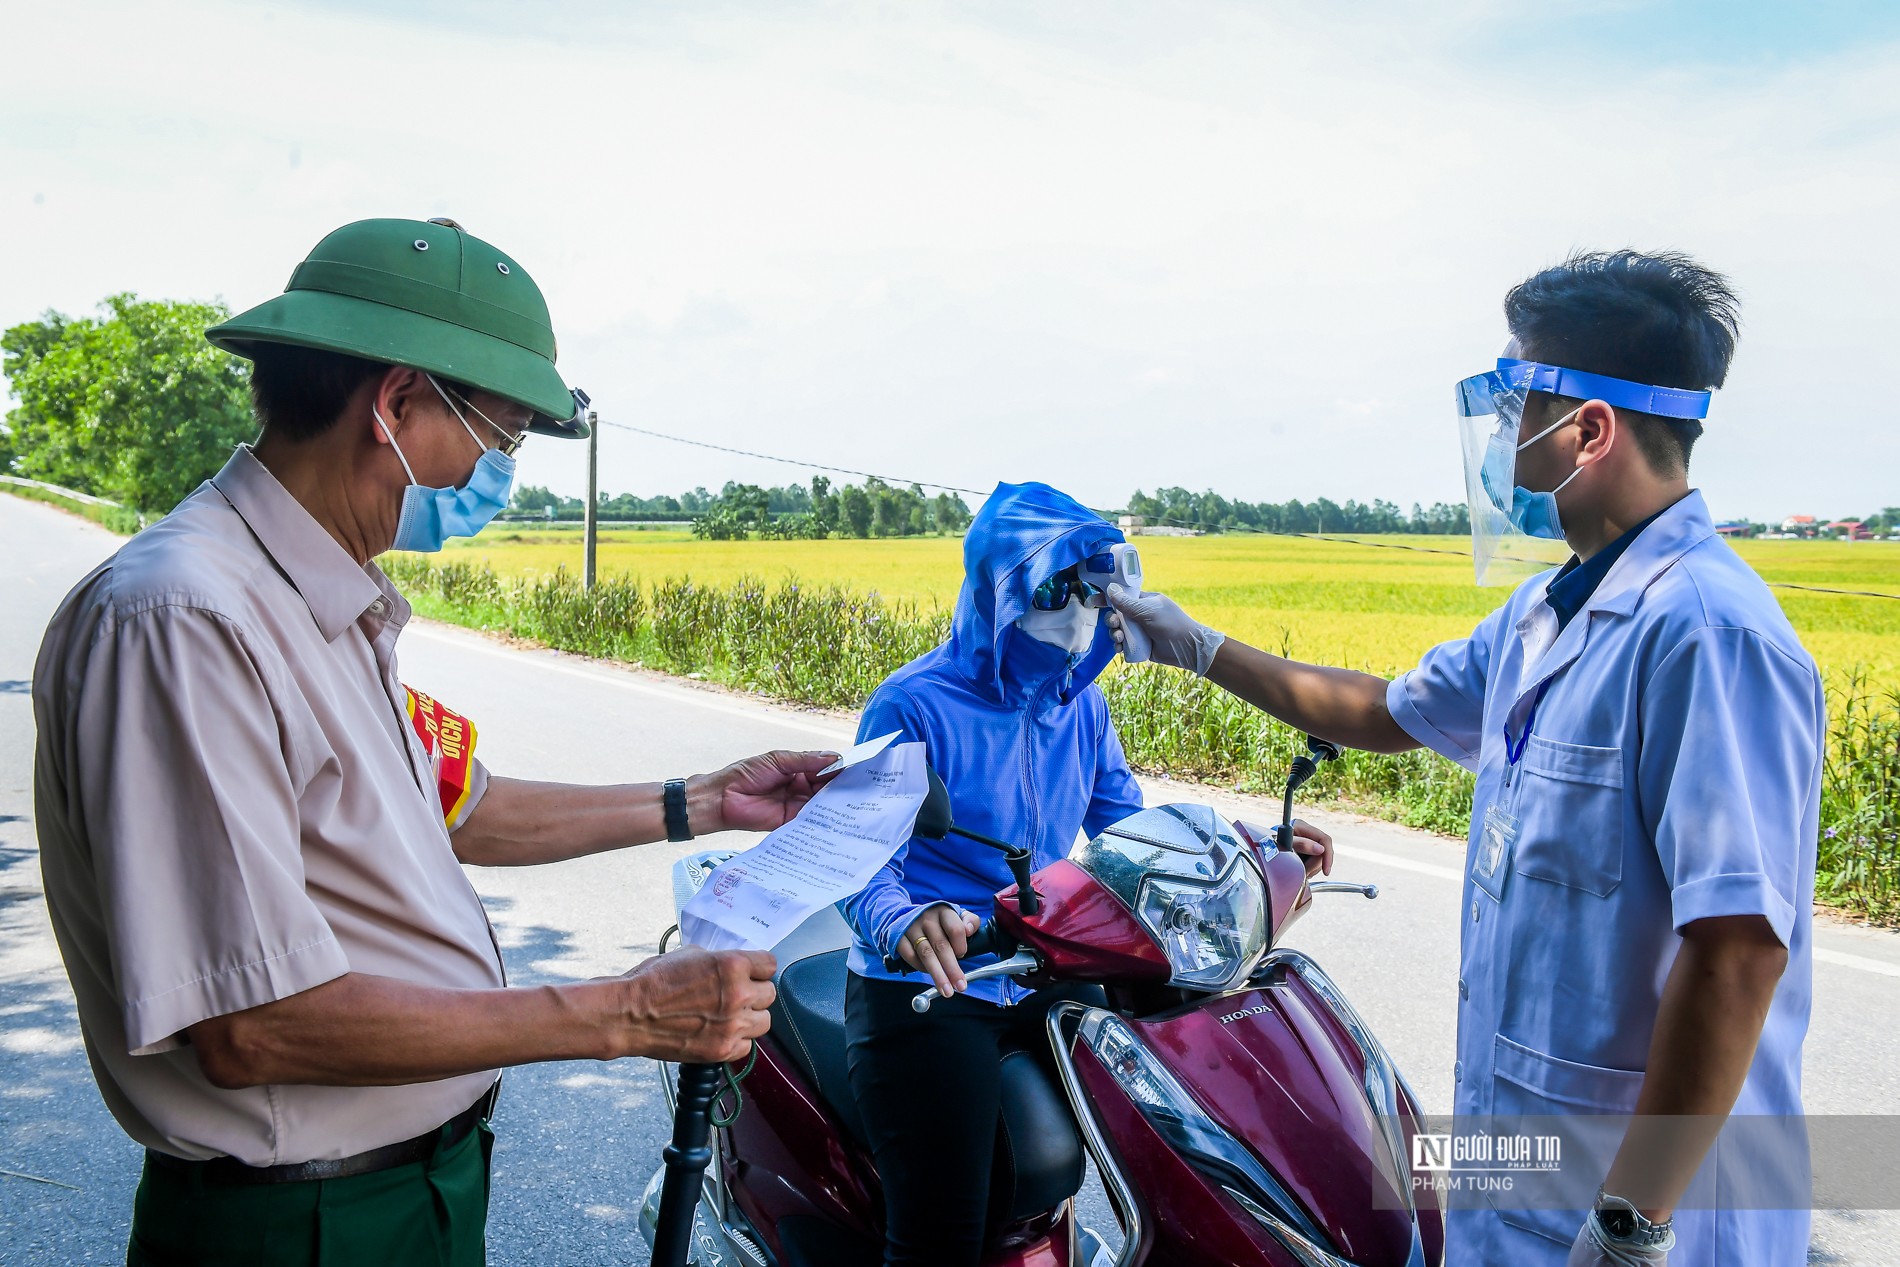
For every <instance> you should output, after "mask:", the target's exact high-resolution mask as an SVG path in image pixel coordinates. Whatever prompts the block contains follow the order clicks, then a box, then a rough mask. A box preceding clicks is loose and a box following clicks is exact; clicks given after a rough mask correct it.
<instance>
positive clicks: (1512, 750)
mask: <svg viewBox="0 0 1900 1267" xmlns="http://www.w3.org/2000/svg"><path fill="white" fill-rule="evenodd" d="M1551 681H1552V679H1550V678H1545V679H1544V684H1543V685H1542V686H1540V687H1538V688H1537V694H1536V696H1535V697H1534V698H1532V700H1531V711H1530V715H1529V716H1528V717H1526V718H1525V719H1524V730H1523V733H1521V734H1519V735H1518V737H1517V742H1516V743H1512V742H1511V727H1510V725H1509V724H1508V723H1507V724H1506V725H1505V727H1504V763H1505V764H1506V765H1511V766H1514V765H1516V764H1517V763H1518V761H1519V759H1520V758H1522V757H1523V755H1524V745H1526V744H1528V743H1529V742H1530V741H1531V727H1532V726H1534V725H1536V724H1537V706H1538V705H1539V704H1541V703H1543V702H1544V692H1545V691H1548V690H1549V689H1550V684H1551Z"/></svg>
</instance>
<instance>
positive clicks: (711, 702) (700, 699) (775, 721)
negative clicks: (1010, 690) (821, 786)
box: [406, 623, 851, 743]
mask: <svg viewBox="0 0 1900 1267" xmlns="http://www.w3.org/2000/svg"><path fill="white" fill-rule="evenodd" d="M406 632H408V633H409V634H410V636H412V637H420V638H429V639H432V640H433V641H436V642H441V643H446V644H448V645H449V646H452V647H455V648H457V649H458V650H462V651H469V652H474V653H475V654H478V655H487V656H494V657H495V658H497V659H501V660H506V661H508V662H509V663H511V664H514V665H517V666H519V665H521V664H523V663H527V664H532V665H534V666H535V667H536V668H539V669H542V670H544V671H546V672H549V673H565V674H567V675H568V676H569V677H577V678H580V679H582V680H584V681H588V682H598V683H605V684H606V685H608V686H617V687H619V688H620V689H621V690H623V691H632V692H634V693H635V694H636V695H648V696H653V697H655V698H658V699H666V700H672V701H673V702H675V703H679V704H690V705H692V706H694V707H696V708H704V709H709V710H710V711H712V712H715V713H725V714H727V715H729V716H732V717H743V718H745V719H747V720H748V721H757V722H766V723H768V724H770V725H774V726H783V727H785V728H786V729H787V730H801V731H804V732H805V733H806V734H809V735H818V736H820V737H821V738H823V739H826V740H829V741H831V742H832V743H838V742H840V741H843V742H847V743H848V742H849V741H850V738H851V731H850V729H849V728H848V727H845V726H842V725H838V724H836V723H831V724H826V723H821V722H817V721H808V720H806V719H805V718H802V717H798V716H795V715H788V714H786V713H783V712H780V711H778V710H777V709H774V708H772V707H771V706H770V705H767V704H759V705H756V706H750V707H749V706H747V705H744V704H739V703H734V702H730V701H727V700H722V699H720V698H719V697H717V696H715V695H712V694H710V693H701V692H699V691H695V690H693V689H692V688H690V687H685V686H661V685H658V684H656V683H652V682H643V681H641V680H640V679H639V678H637V677H634V676H633V675H632V674H630V673H623V672H618V671H616V670H613V669H600V668H594V667H592V666H591V665H586V664H564V663H562V662H561V661H559V660H555V659H552V658H550V657H549V656H548V655H536V654H533V653H524V652H522V651H521V650H519V649H517V648H514V647H504V646H500V645H498V644H495V643H491V642H489V641H488V640H487V639H485V638H483V637H481V636H480V635H479V634H458V633H449V632H448V631H446V630H442V629H436V628H432V627H431V626H429V625H426V624H421V623H417V624H412V625H411V626H410V627H409V628H408V630H407V631H406Z"/></svg>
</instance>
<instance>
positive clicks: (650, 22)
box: [0, 0, 1900, 517]
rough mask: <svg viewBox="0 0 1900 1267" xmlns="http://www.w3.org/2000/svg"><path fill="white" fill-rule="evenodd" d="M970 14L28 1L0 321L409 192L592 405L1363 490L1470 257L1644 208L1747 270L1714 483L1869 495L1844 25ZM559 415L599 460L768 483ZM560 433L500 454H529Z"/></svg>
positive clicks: (1879, 469)
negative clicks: (459, 233) (1589, 49)
mask: <svg viewBox="0 0 1900 1267" xmlns="http://www.w3.org/2000/svg"><path fill="white" fill-rule="evenodd" d="M525 12H532V13H534V14H535V15H536V20H538V21H541V22H545V23H546V24H547V25H546V27H545V28H543V29H534V28H528V27H525V26H524V25H522V22H523V21H524V19H523V18H522V17H521V16H520V15H521V14H522V13H525ZM969 12H971V11H970V10H967V9H962V8H942V9H938V8H926V7H923V6H909V5H905V6H885V7H870V6H848V7H841V8H840V7H830V8H824V9H819V10H807V11H799V12H792V11H789V10H785V9H781V8H777V7H767V8H761V9H760V11H758V12H756V13H749V12H744V11H742V10H741V9H739V8H737V7H734V6H727V7H724V8H714V9H708V10H705V11H703V12H702V11H700V10H697V9H669V10H649V9H645V8H627V9H622V8H619V7H605V6H603V7H601V8H590V7H587V6H584V5H573V6H536V7H535V8H534V9H533V10H521V9H510V8H508V7H506V6H500V7H483V6H475V7H474V8H472V9H461V8H457V9H452V10H451V9H446V8H445V9H444V10H443V11H442V14H441V16H440V17H439V18H417V19H416V20H413V21H410V20H395V19H391V18H389V17H386V16H380V15H378V14H372V13H364V12H356V11H347V10H345V11H338V10H329V9H316V8H268V9H267V8H263V7H261V6H258V5H254V4H245V5H236V4H220V3H214V2H212V0H182V2H179V3H171V4H167V5H164V6H153V5H136V4H125V3H102V4H95V5H89V6H65V7H59V8H54V7H49V6H39V7H37V8H33V9H27V10H24V11H22V12H18V13H15V14H14V15H12V16H11V17H10V19H9V25H10V32H9V39H8V42H7V44H6V46H5V50H4V51H3V52H0V240H4V241H6V242H8V243H10V244H12V245H13V247H14V250H13V251H12V252H11V253H10V254H11V258H10V259H9V261H8V264H7V267H6V268H5V269H4V270H0V321H6V322H11V321H15V320H19V319H21V318H24V317H26V316H29V315H31V314H32V313H34V312H37V311H38V310H40V309H42V308H44V307H47V306H49V305H50V306H58V307H62V308H66V309H75V308H84V307H86V306H88V305H89V304H90V303H92V302H93V301H95V300H96V299H98V298H99V297H100V296H102V295H104V294H107V293H110V292H112V291H116V290H120V289H128V288H129V289H136V290H138V291H140V292H141V293H146V294H153V295H172V296H179V297H185V296H194V297H196V296H208V295H212V294H221V295H223V296H224V297H225V298H227V299H228V300H229V301H231V302H232V303H233V304H234V305H239V306H242V305H244V304H247V303H250V302H255V301H257V300H259V299H262V298H263V297H265V296H266V295H268V294H270V293H273V292H274V291H276V290H277V289H278V288H279V287H281V286H282V284H283V280H284V278H285V277H286V276H287V275H288V273H289V270H290V268H291V266H292V265H293V264H294V263H295V262H296V261H297V259H299V258H300V257H301V256H302V254H303V252H304V251H306V250H307V249H308V248H309V246H310V245H311V244H313V243H314V242H315V241H316V240H317V238H318V237H320V236H321V235H322V234H323V233H324V232H325V231H327V230H328V229H330V228H332V227H334V226H335V225H336V224H339V223H342V222H344V221H346V220H349V219H354V218H358V217H362V216H368V215H389V214H412V215H417V216H427V215H435V214H443V213H451V214H454V215H455V216H456V217H457V218H458V219H460V220H462V221H463V222H464V223H465V224H467V225H468V226H469V227H470V228H471V230H472V231H474V232H476V233H477V234H479V235H481V236H483V237H487V238H489V239H491V240H493V241H495V242H497V243H498V244H500V245H502V246H503V247H504V249H506V250H508V251H509V252H510V253H511V254H514V255H516V256H517V257H519V258H520V259H522V260H523V261H524V262H525V263H526V264H527V265H528V267H529V268H530V269H531V270H532V271H533V273H534V275H535V276H536V278H537V279H538V280H539V281H540V282H541V284H542V286H543V287H544V289H545V290H546V291H547V293H548V296H549V299H550V302H551V304H552V305H553V308H554V312H555V314H556V324H557V328H558V330H559V331H560V335H561V346H562V352H563V367H564V368H566V369H567V370H568V371H569V372H570V374H571V376H572V377H573V378H574V380H575V381H577V382H580V383H582V384H583V385H585V386H587V387H588V388H589V389H590V390H591V391H592V392H593V394H594V396H595V398H596V401H597V403H598V404H599V406H600V408H601V410H602V412H603V415H604V416H607V417H622V418H625V419H626V420H628V421H633V422H637V423H639V424H641V425H645V426H650V427H653V428H655V429H658V430H662V431H673V432H679V433H684V434H691V435H697V436H701V437H703V438H706V439H710V440H715V441H718V442H722V443H729V444H734V445H737V446H740V447H745V448H754V449H761V450H765V451H768V452H783V453H787V454H791V455H795V456H807V457H810V458H812V459H814V460H818V461H828V462H832V463H836V464H839V465H844V466H854V467H868V468H870V469H878V470H890V471H892V472H893V473H895V474H897V475H900V476H904V477H907V478H908V477H913V476H927V477H929V478H934V479H939V480H943V481H945V482H948V483H952V484H962V485H972V486H977V487H987V486H988V484H989V483H990V482H991V481H993V480H995V479H997V478H1024V477H1031V476H1034V477H1039V478H1046V479H1051V480H1053V481H1054V482H1057V483H1061V484H1065V485H1067V486H1070V487H1071V488H1072V489H1073V491H1075V492H1076V493H1077V494H1078V495H1080V496H1082V497H1084V498H1085V499H1087V500H1091V501H1094V502H1097V503H1100V504H1114V503H1118V502H1119V500H1120V499H1121V498H1122V497H1124V496H1126V494H1127V493H1128V492H1129V491H1131V489H1132V488H1133V487H1134V486H1135V485H1137V484H1140V485H1144V486H1146V487H1149V488H1153V487H1155V486H1156V485H1158V484H1168V483H1180V484H1187V485H1190V486H1194V487H1205V486H1213V487H1216V488H1218V489H1219V490H1220V491H1222V492H1224V493H1226V494H1228V495H1230V496H1241V497H1248V498H1274V499H1280V498H1286V497H1293V496H1299V497H1313V496H1318V495H1327V496H1332V497H1336V498H1344V497H1348V496H1356V497H1360V498H1371V497H1385V498H1389V499H1391V500H1394V501H1398V502H1401V503H1410V502H1411V501H1414V500H1425V501H1431V500H1438V499H1447V500H1449V499H1453V498H1455V497H1456V496H1458V493H1459V490H1460V489H1461V487H1462V481H1461V479H1460V477H1459V474H1458V468H1457V446H1456V442H1455V428H1454V426H1453V425H1452V422H1451V419H1450V417H1449V407H1448V402H1449V396H1450V384H1451V382H1452V381H1453V380H1454V379H1456V378H1458V377H1460V376H1461V375H1463V374H1466V373H1469V372H1472V371H1474V370H1476V369H1479V368H1483V367H1484V366H1485V365H1486V364H1487V363H1488V361H1489V359H1490V358H1491V357H1492V356H1494V355H1495V354H1496V349H1497V348H1498V346H1499V345H1500V344H1501V343H1502V338H1503V331H1502V327H1501V318H1500V316H1499V308H1498V305H1499V300H1500V299H1501V297H1502V294H1503V291H1504V290H1505V288H1506V287H1508V286H1509V285H1510V284H1511V283H1512V282H1513V281H1515V280H1517V279H1518V278H1519V277H1521V276H1523V275H1524V274H1525V273H1527V272H1529V271H1531V270H1532V269H1534V268H1536V267H1538V266H1541V265H1543V264H1546V263H1549V262H1551V261H1553V260H1554V259H1556V258H1558V257H1560V256H1561V255H1562V254H1563V253H1564V252H1566V251H1567V250H1569V249H1570V248H1572V247H1577V246H1583V247H1596V246H1621V245H1636V246H1675V247H1682V248H1686V249H1689V250H1691V251H1693V252H1695V253H1697V254H1698V255H1700V256H1701V257H1703V258H1704V259H1705V260H1706V261H1707V262H1709V263H1711V264H1713V265H1715V266H1717V267H1720V268H1723V269H1725V270H1727V271H1729V272H1730V273H1731V274H1732V275H1733V276H1734V278H1735V280H1736V281H1737V282H1738V284H1739V285H1740V287H1741V288H1742V290H1743V293H1744V296H1745V300H1746V303H1747V310H1746V316H1747V329H1746V331H1745V334H1744V338H1743V343H1742V347H1741V351H1740V354H1739V355H1738V358H1737V361H1736V366H1735V372H1734V374H1733V377H1732V379H1731V383H1730V387H1729V389H1728V390H1727V391H1725V392H1724V393H1722V394H1721V396H1720V397H1718V404H1717V410H1716V417H1715V420H1714V422H1713V423H1712V426H1711V435H1710V437H1709V439H1708V440H1707V441H1706V442H1705V444H1704V447H1703V449H1702V450H1701V451H1700V452H1699V454H1698V475H1699V477H1700V479H1701V482H1703V483H1704V484H1705V486H1707V487H1708V488H1709V489H1710V492H1711V497H1712V500H1713V501H1714V503H1715V505H1716V508H1717V509H1718V511H1720V512H1738V513H1751V514H1756V515H1762V516H1767V515H1770V514H1772V515H1775V516H1777V517H1778V516H1779V515H1781V514H1782V513H1785V512H1787V511H1790V510H1797V509H1803V508H1807V509H1815V510H1820V511H1823V512H1829V511H1836V510H1861V511H1864V510H1867V509H1871V508H1873V507H1875V506H1878V505H1880V504H1882V503H1883V502H1900V489H1896V488H1895V487H1894V485H1893V483H1892V478H1891V475H1890V472H1892V471H1893V470H1895V469H1900V439H1896V437H1895V426H1894V424H1895V423H1896V421H1900V419H1896V418H1895V417H1894V408H1893V406H1892V404H1891V393H1890V392H1887V391H1885V390H1883V387H1884V384H1885V383H1886V382H1887V381H1888V380H1889V379H1891V378H1892V377H1893V375H1894V371H1895V369H1896V365H1895V360H1896V357H1895V353H1894V350H1893V345H1894V336H1895V333H1896V331H1895V324H1896V323H1895V322H1894V319H1893V317H1892V316H1891V311H1890V306H1889V305H1890V301H1889V300H1888V298H1887V296H1888V295H1891V294H1892V293H1893V292H1894V290H1895V289H1896V283H1900V275H1897V274H1900V265H1896V264H1895V262H1894V256H1893V253H1892V252H1890V251H1887V250H1885V249H1883V248H1884V241H1885V237H1886V234H1887V233H1888V232H1889V231H1890V227H1891V225H1892V224H1893V223H1895V221H1896V216H1895V212H1896V210H1900V176H1897V175H1896V173H1900V164H1896V161H1895V160H1896V159H1900V94H1897V93H1896V89H1895V87H1894V85H1895V84H1896V83H1900V55H1896V52H1895V49H1894V48H1893V47H1892V46H1884V47H1878V48H1873V49H1869V50H1865V51H1858V52H1853V51H1850V52H1845V53H1835V54H1828V55H1825V56H1822V55H1816V56H1815V57H1813V58H1809V59H1808V60H1805V61H1789V62H1784V63H1776V64H1773V65H1769V66H1767V67H1765V68H1763V67H1756V68H1753V69H1751V71H1750V72H1749V73H1748V74H1738V73H1736V72H1734V71H1733V70H1731V69H1724V68H1723V67H1721V66H1711V65H1702V66H1696V67H1684V66H1670V65H1668V64H1666V62H1664V61H1662V60H1661V59H1653V58H1652V59H1649V60H1647V61H1646V62H1644V63H1643V64H1640V65H1626V64H1623V63H1621V62H1618V61H1613V60H1610V59H1608V58H1604V57H1600V56H1595V55H1583V54H1575V53H1574V52H1573V54H1572V55H1571V56H1568V57H1564V56H1557V55H1554V54H1552V53H1551V52H1549V51H1547V50H1545V49H1543V48H1541V47H1540V45H1539V44H1538V42H1537V41H1536V40H1535V39H1528V38H1526V39H1521V40H1519V41H1517V42H1516V43H1513V41H1512V40H1511V39H1509V38H1506V37H1503V36H1497V35H1495V34H1493V35H1486V34H1485V33H1486V32H1493V33H1495V32H1497V31H1500V30H1507V31H1508V29H1509V28H1507V27H1505V25H1504V23H1505V22H1506V20H1507V19H1506V18H1504V17H1503V16H1501V15H1503V14H1505V13H1507V12H1509V11H1508V10H1505V9H1502V8H1499V7H1494V6H1492V5H1488V4H1484V3H1474V4H1470V5H1466V6H1463V7H1462V8H1460V9H1458V10H1455V11H1451V10H1447V8H1446V7H1444V6H1433V7H1432V16H1431V17H1430V18H1429V19H1428V18H1426V17H1423V16H1419V15H1417V14H1415V12H1414V10H1413V8H1412V7H1410V6H1400V5H1392V6H1383V5H1364V6H1348V7H1339V6H1328V7H1327V8H1326V9H1325V10H1324V11H1323V13H1324V16H1321V15H1320V14H1319V13H1313V12H1309V13H1300V12H1297V11H1293V10H1281V9H1264V10H1263V9H1259V8H1256V7H1255V6H1251V5H1239V4H1235V5H1225V4H1204V5H1196V6H1192V7H1185V8H1184V7H1176V6H1167V7H1164V8H1153V9H1150V8H1145V7H1138V8H1130V9H1116V8H1112V7H1109V6H1104V5H1087V6H1075V5H1035V6H1007V7H999V8H995V9H991V10H988V11H981V12H985V13H986V16H985V17H984V18H982V19H978V18H975V17H970V16H967V14H968V13H969ZM1448 12H1451V13H1453V16H1450V17H1448V16H1447V13H1448ZM1509 20H1511V21H1522V20H1523V19H1522V18H1521V17H1513V18H1511V19H1509ZM471 22H472V23H474V25H473V26H471V25H470V23H471ZM40 197H43V199H44V201H43V202H36V201H35V199H36V198H40ZM1862 383H1867V384H1870V385H1871V388H1872V389H1871V390H1868V389H1864V388H1861V386H1860V384H1862ZM602 447H603V466H604V470H603V477H602V479H603V484H604V485H605V486H607V487H609V488H611V489H616V490H617V489H622V488H631V489H634V490H636V491H641V492H658V491H665V490H676V489H678V488H681V487H685V486H690V485H692V484H696V483H707V484H714V485H716V484H717V483H719V482H721V481H722V480H724V479H726V478H729V477H730V478H740V479H748V480H770V481H773V482H782V481H784V480H786V479H792V478H800V477H801V473H800V472H797V471H794V470H790V469H787V468H781V467H775V466H771V465H769V464H763V463H749V462H744V461H741V460H738V459H729V458H725V457H721V456H719V455H714V454H709V453H705V452H703V451H699V450H693V449H687V448H681V447H677V446H667V445H664V444H662V443H660V442H653V441H637V440H635V439H634V438H633V437H630V436H627V435H626V434H624V433H612V432H610V433H608V434H607V436H606V438H605V440H604V442H603V446H602ZM577 450H578V446H574V447H572V448H562V447H561V446H558V445H555V444H535V445H530V446H529V447H528V449H526V450H524V455H525V460H524V478H525V479H529V480H533V481H537V482H549V483H553V484H555V485H557V486H560V487H563V488H565V489H568V490H570V491H571V490H574V489H577V488H578V486H579V482H580V478H581V476H580V472H581V469H582V461H583V459H582V456H581V454H580V453H579V452H578V451H577Z"/></svg>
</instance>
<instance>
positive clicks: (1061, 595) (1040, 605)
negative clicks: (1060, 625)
mask: <svg viewBox="0 0 1900 1267" xmlns="http://www.w3.org/2000/svg"><path fill="white" fill-rule="evenodd" d="M1101 592H1102V587H1101V586H1099V585H1091V584H1090V583H1089V582H1087V581H1085V580H1083V579H1081V578H1080V577H1079V576H1077V575H1076V569H1075V568H1064V569H1063V570H1062V571H1060V572H1057V573H1056V574H1055V575H1054V576H1052V577H1050V578H1049V579H1048V580H1046V581H1044V582H1043V583H1042V584H1040V585H1038V586H1037V587H1036V592H1035V593H1033V594H1031V595H1030V596H1029V605H1030V606H1031V607H1033V608H1035V609H1036V610H1037V611H1039V612H1059V611H1061V610H1062V609H1063V608H1064V607H1067V606H1068V605H1069V602H1070V600H1071V599H1078V598H1079V599H1081V600H1082V601H1083V602H1085V603H1086V602H1087V601H1088V600H1089V599H1090V598H1093V597H1094V596H1095V595H1097V594H1100V593H1101Z"/></svg>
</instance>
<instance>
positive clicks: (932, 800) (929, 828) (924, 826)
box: [911, 766, 951, 840]
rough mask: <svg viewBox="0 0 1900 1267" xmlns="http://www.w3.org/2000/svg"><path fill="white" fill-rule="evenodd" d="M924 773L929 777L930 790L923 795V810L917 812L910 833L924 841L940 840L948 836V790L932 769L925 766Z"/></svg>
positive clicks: (949, 821) (949, 822) (940, 777)
mask: <svg viewBox="0 0 1900 1267" xmlns="http://www.w3.org/2000/svg"><path fill="white" fill-rule="evenodd" d="M924 772H925V773H926V774H928V775H929V776H930V790H929V791H928V792H926V793H924V804H923V808H922V809H919V810H918V811H917V825H916V826H915V827H913V828H911V831H912V833H913V834H915V835H918V836H921V837H923V838H924V839H925V840H942V839H943V838H944V837H945V836H948V835H949V834H950V826H951V819H950V789H949V788H947V787H945V786H944V785H943V778H942V776H941V775H939V774H938V773H937V771H936V770H935V769H933V768H932V767H929V766H925V767H924Z"/></svg>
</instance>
